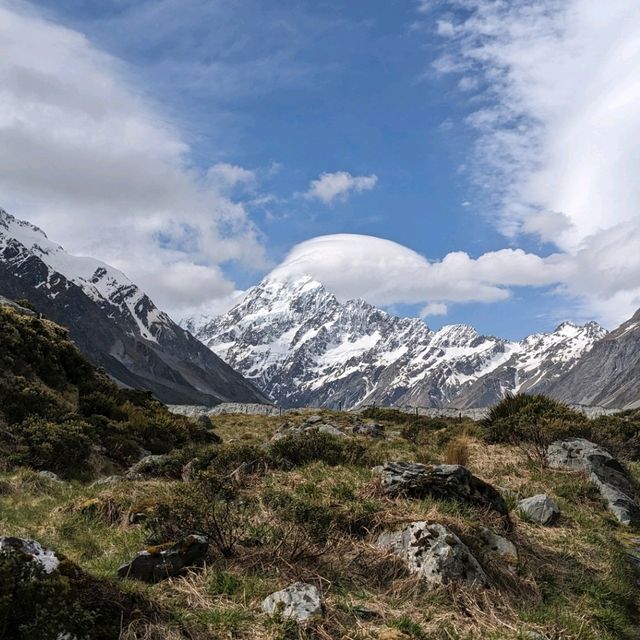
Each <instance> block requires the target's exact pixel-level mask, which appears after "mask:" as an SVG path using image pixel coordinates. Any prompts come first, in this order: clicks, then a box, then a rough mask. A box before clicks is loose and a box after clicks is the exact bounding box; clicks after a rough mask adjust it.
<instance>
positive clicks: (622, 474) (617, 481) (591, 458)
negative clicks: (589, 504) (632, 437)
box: [547, 438, 640, 525]
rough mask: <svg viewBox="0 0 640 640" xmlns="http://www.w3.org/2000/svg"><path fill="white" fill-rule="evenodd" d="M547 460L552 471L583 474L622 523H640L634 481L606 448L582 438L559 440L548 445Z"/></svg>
mask: <svg viewBox="0 0 640 640" xmlns="http://www.w3.org/2000/svg"><path fill="white" fill-rule="evenodd" d="M547 461H548V463H549V466H550V467H551V468H553V469H571V470H575V471H581V472H583V473H586V474H587V476H588V477H589V479H590V480H591V482H593V484H594V485H595V486H596V487H597V488H598V490H599V491H600V495H601V496H602V497H603V498H604V499H605V501H606V502H607V506H608V508H609V511H611V513H613V515H614V516H615V517H616V519H617V520H618V521H619V522H620V523H621V524H624V525H632V524H633V525H636V524H640V505H639V504H638V501H637V499H636V498H635V496H636V494H637V492H636V488H635V486H634V484H633V481H632V479H631V477H630V475H629V473H628V472H627V470H626V469H625V468H624V467H623V466H622V465H621V464H620V462H618V460H616V459H615V458H614V457H613V456H612V455H611V454H610V453H609V452H608V451H607V450H606V449H603V448H602V447H600V446H598V445H597V444H594V443H593V442H590V441H589V440H585V439H583V438H575V439H573V440H559V441H557V442H553V443H552V444H551V445H549V448H548V449H547Z"/></svg>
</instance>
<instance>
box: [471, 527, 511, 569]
mask: <svg viewBox="0 0 640 640" xmlns="http://www.w3.org/2000/svg"><path fill="white" fill-rule="evenodd" d="M479 538H480V541H481V542H482V547H483V551H484V552H485V553H486V554H487V555H489V556H495V557H497V558H500V560H502V561H503V562H504V563H505V564H506V565H507V566H508V568H509V570H510V571H511V572H514V571H515V570H516V569H517V566H518V550H517V549H516V545H515V544H513V542H511V541H510V540H507V538H504V537H503V536H501V535H498V534H497V533H495V532H494V531H491V529H487V528H486V527H483V528H482V529H481V530H480V534H479Z"/></svg>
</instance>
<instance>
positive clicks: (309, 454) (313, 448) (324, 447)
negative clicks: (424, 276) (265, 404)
mask: <svg viewBox="0 0 640 640" xmlns="http://www.w3.org/2000/svg"><path fill="white" fill-rule="evenodd" d="M366 451H367V450H366V448H365V447H364V446H363V445H362V444H360V443H358V442H354V441H353V440H348V441H346V439H343V438H339V437H337V436H333V435H331V434H328V433H321V432H313V431H312V432H309V433H301V434H294V435H289V436H285V437H284V438H280V439H279V440H276V441H275V442H272V443H271V444H270V445H269V449H268V455H269V458H270V459H271V460H272V461H273V463H274V464H275V465H277V466H284V467H287V466H289V467H298V466H302V465H305V464H309V463H310V462H324V463H326V464H328V465H332V466H335V465H338V464H367V456H366Z"/></svg>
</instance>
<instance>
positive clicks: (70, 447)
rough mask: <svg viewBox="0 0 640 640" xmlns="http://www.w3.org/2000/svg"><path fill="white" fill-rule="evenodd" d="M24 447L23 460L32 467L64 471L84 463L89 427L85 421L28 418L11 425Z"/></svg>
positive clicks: (88, 445) (88, 442)
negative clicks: (58, 421) (25, 453)
mask: <svg viewBox="0 0 640 640" xmlns="http://www.w3.org/2000/svg"><path fill="white" fill-rule="evenodd" d="M12 431H13V433H14V434H15V435H16V436H17V437H18V438H19V439H20V441H21V442H22V443H23V444H24V445H25V446H26V447H27V459H26V460H25V461H24V462H25V463H27V464H28V465H29V466H31V467H34V468H36V469H47V470H49V471H57V472H61V473H66V472H68V471H70V470H74V469H80V468H82V467H84V465H85V463H86V461H87V458H88V457H89V454H90V452H91V441H92V436H93V428H92V427H91V425H88V424H87V423H86V422H81V421H79V420H67V421H65V422H60V423H57V422H46V421H43V420H40V419H38V418H30V419H28V420H25V421H24V422H22V423H21V424H19V425H16V426H14V427H13V428H12Z"/></svg>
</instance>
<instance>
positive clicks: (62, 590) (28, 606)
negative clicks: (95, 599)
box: [0, 551, 95, 640]
mask: <svg viewBox="0 0 640 640" xmlns="http://www.w3.org/2000/svg"><path fill="white" fill-rule="evenodd" d="M94 621H95V616H94V614H93V613H91V612H90V611H87V610H86V609H85V608H84V607H83V606H82V605H81V604H80V602H79V601H78V598H77V596H76V594H75V593H74V592H73V588H72V586H71V584H70V582H69V580H67V579H66V578H65V577H63V576H60V575H59V574H58V573H53V574H50V575H48V574H46V573H45V572H44V570H43V569H42V568H41V567H40V565H39V564H38V563H36V562H31V561H28V560H27V559H26V558H25V556H24V555H23V554H21V553H19V552H16V551H0V640H58V638H60V637H62V636H63V634H65V633H66V634H69V637H78V638H87V637H94V636H93V635H92V631H93V629H94ZM65 637H66V636H65Z"/></svg>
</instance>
